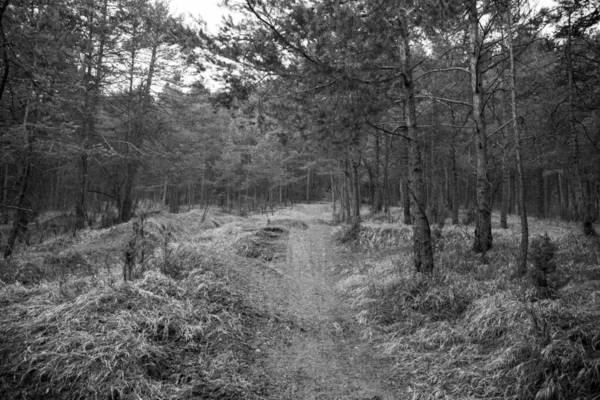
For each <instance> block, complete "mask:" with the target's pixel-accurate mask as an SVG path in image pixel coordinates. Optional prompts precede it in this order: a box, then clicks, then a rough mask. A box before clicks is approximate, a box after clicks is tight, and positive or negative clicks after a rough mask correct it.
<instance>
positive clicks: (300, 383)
mask: <svg viewBox="0 0 600 400" xmlns="http://www.w3.org/2000/svg"><path fill="white" fill-rule="evenodd" d="M293 210H294V218H295V219H303V220H304V222H306V223H307V224H308V226H309V228H308V229H307V230H302V229H291V233H290V235H289V240H288V243H287V256H286V257H285V259H284V260H282V261H280V262H278V263H276V264H274V265H273V267H274V268H275V269H276V270H277V271H278V272H279V273H281V277H282V278H281V280H279V282H278V283H275V282H273V281H271V282H265V283H267V287H265V288H264V289H265V290H270V288H269V287H268V286H269V285H274V284H275V285H279V287H272V288H271V289H272V290H271V294H272V297H271V299H272V302H271V304H269V305H268V306H269V307H270V308H273V311H275V312H276V313H278V314H279V315H283V316H284V318H285V319H286V320H288V321H292V322H288V324H289V325H288V328H287V329H283V331H282V332H280V333H279V335H277V337H278V338H279V339H277V340H276V343H270V345H269V346H266V348H265V351H266V353H267V354H266V355H267V369H268V370H269V372H270V375H271V376H272V377H273V379H274V381H275V383H276V389H275V392H276V396H275V397H274V398H280V399H290V400H293V399H323V400H325V399H327V400H342V399H344V400H346V399H347V400H366V399H372V400H375V399H380V400H383V399H395V398H397V396H394V395H392V391H391V386H392V385H391V383H390V382H389V379H387V378H386V375H387V374H388V372H389V366H386V365H385V362H383V361H380V360H376V359H374V358H373V357H372V356H371V354H373V352H372V351H371V345H370V344H368V343H367V342H366V341H363V340H360V337H359V335H360V327H359V325H358V323H357V322H356V321H354V320H353V319H352V317H351V314H350V310H349V307H348V306H347V304H345V302H344V301H343V299H341V298H340V297H339V295H338V294H337V293H336V290H335V286H336V281H337V278H336V270H338V269H339V267H345V266H346V265H347V264H348V263H351V262H356V261H355V260H354V259H353V257H352V254H351V253H350V252H347V251H344V249H343V248H340V247H339V246H337V245H336V244H335V243H332V237H331V231H332V227H331V226H329V225H326V224H324V223H322V220H321V222H319V221H320V219H326V218H328V217H329V216H330V215H331V209H330V205H326V204H314V205H300V206H295V207H294V209H293ZM299 211H300V212H299Z"/></svg>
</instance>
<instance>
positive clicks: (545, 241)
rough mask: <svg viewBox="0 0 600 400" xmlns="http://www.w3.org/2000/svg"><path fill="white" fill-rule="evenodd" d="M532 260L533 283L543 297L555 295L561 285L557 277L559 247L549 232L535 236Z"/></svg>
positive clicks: (531, 253)
mask: <svg viewBox="0 0 600 400" xmlns="http://www.w3.org/2000/svg"><path fill="white" fill-rule="evenodd" d="M530 248H531V250H530V260H531V265H532V268H530V269H529V275H530V278H531V281H532V283H533V285H534V286H535V287H536V288H537V289H538V295H539V296H540V297H541V298H548V297H550V296H553V295H554V294H555V293H556V291H557V290H558V289H560V287H558V286H559V285H558V280H557V279H556V271H557V265H556V260H555V256H556V252H557V250H558V247H557V246H556V245H555V244H554V243H553V242H552V240H551V239H550V237H549V236H548V234H544V235H543V236H537V237H535V238H533V240H532V241H531V246H530Z"/></svg>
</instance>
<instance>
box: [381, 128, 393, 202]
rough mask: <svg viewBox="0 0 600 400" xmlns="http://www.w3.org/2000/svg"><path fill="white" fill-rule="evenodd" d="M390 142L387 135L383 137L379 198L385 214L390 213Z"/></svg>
mask: <svg viewBox="0 0 600 400" xmlns="http://www.w3.org/2000/svg"><path fill="white" fill-rule="evenodd" d="M390 140H391V137H390V136H389V135H388V136H386V137H385V151H384V156H383V185H382V193H381V197H382V200H383V203H384V210H385V213H386V214H387V213H389V212H390V193H389V192H390V190H389V184H390V183H389V168H390Z"/></svg>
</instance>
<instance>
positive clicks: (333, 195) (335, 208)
mask: <svg viewBox="0 0 600 400" xmlns="http://www.w3.org/2000/svg"><path fill="white" fill-rule="evenodd" d="M330 177H331V199H332V201H333V213H334V214H335V213H337V204H336V203H337V198H336V197H335V179H334V175H333V172H331V173H330Z"/></svg>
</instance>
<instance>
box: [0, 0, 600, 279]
mask: <svg viewBox="0 0 600 400" xmlns="http://www.w3.org/2000/svg"><path fill="white" fill-rule="evenodd" d="M225 3H226V4H228V5H229V7H230V8H232V9H234V10H235V11H236V12H238V13H240V14H241V15H243V16H244V17H243V18H242V19H241V20H240V21H239V22H237V23H236V22H234V21H233V20H229V21H228V22H226V23H225V24H224V26H223V27H222V28H221V30H220V32H219V33H218V34H215V35H211V34H208V33H207V32H206V31H204V30H203V27H202V25H201V24H199V25H198V26H194V27H190V26H189V25H187V24H185V23H184V22H183V20H182V19H181V18H179V17H175V16H173V15H172V14H171V13H170V11H169V8H168V5H167V4H166V3H163V2H161V1H153V0H103V1H99V2H94V1H91V0H89V1H88V0H79V1H73V0H59V1H53V2H48V1H46V0H2V2H1V3H0V24H1V25H0V47H1V51H0V71H1V72H0V73H1V76H0V115H1V118H2V142H1V144H2V161H3V164H2V173H1V174H0V175H1V176H2V194H1V196H2V200H1V201H0V204H2V208H3V215H4V220H5V222H6V223H9V222H10V224H12V229H11V233H10V234H9V236H8V237H7V238H6V239H5V240H6V242H5V243H6V245H5V256H6V257H10V256H11V254H12V251H13V248H14V246H15V242H16V239H17V236H18V235H19V234H23V235H25V232H26V231H27V226H28V224H29V223H30V221H31V219H32V218H33V217H34V216H35V214H37V213H40V212H42V211H63V212H68V213H71V215H73V218H74V221H75V222H74V224H75V226H76V227H77V228H79V229H80V228H83V227H84V226H85V225H86V224H88V223H89V224H94V223H98V221H97V219H98V218H101V219H104V221H105V222H125V221H128V220H129V219H130V218H131V217H132V216H133V215H134V213H135V212H136V210H140V208H142V207H147V206H149V205H157V204H162V205H164V206H168V207H169V209H170V211H171V212H177V211H179V209H180V207H181V206H186V205H187V206H193V205H198V204H203V205H206V204H217V205H220V206H222V207H224V208H227V209H229V210H236V211H237V212H247V211H253V210H257V209H259V208H264V207H266V206H269V205H274V204H286V203H289V202H294V201H313V200H320V199H323V198H329V199H331V200H333V201H334V207H335V214H336V216H337V218H338V219H339V220H343V221H347V222H356V221H358V220H359V219H360V210H361V205H363V204H369V205H370V206H371V208H372V211H373V212H387V211H389V209H390V207H392V206H398V205H400V206H402V207H403V210H404V222H405V223H411V224H412V225H413V227H414V263H415V268H416V269H417V270H419V271H423V272H430V271H431V270H432V269H433V268H434V265H433V249H432V242H431V232H430V226H431V224H433V223H436V222H440V221H442V220H444V219H445V218H450V219H451V221H452V223H453V224H459V223H461V222H462V221H461V214H460V210H463V214H465V215H471V216H473V218H474V223H475V235H474V241H473V249H474V250H475V251H477V252H482V253H485V252H486V251H487V250H489V249H490V248H491V247H492V246H493V237H492V229H491V227H492V222H491V221H492V219H491V218H492V211H493V210H497V211H499V213H500V223H501V225H502V226H503V227H506V226H507V215H509V214H519V215H520V218H521V227H522V246H521V257H520V260H521V263H520V270H521V271H524V268H525V267H524V266H525V262H526V258H527V247H528V243H527V240H528V230H527V217H528V215H533V216H536V217H539V218H551V217H561V218H564V219H569V220H579V221H588V223H589V222H590V221H594V220H595V219H596V218H597V216H598V209H599V194H600V190H599V189H600V186H599V180H598V178H599V174H600V159H599V156H600V142H599V141H600V113H599V104H598V102H599V99H600V96H599V93H598V88H599V87H600V82H598V79H599V77H598V73H597V71H598V69H599V64H600V35H599V33H598V29H597V26H598V20H599V19H600V11H599V10H598V5H597V4H596V3H595V2H592V1H587V0H577V1H575V0H561V1H559V2H558V5H557V6H556V7H555V8H554V9H552V10H548V9H541V10H534V9H531V7H530V5H529V3H528V2H525V1H516V0H486V1H476V0H470V1H466V2H459V1H453V0H450V1H443V2H437V1H420V2H413V1H395V0H377V1H366V0H349V1H340V0H323V1H318V2H295V1H292V0H245V1H241V2H228V1H226V2H225ZM208 62H212V63H214V64H217V65H219V66H220V67H221V68H220V71H221V72H220V74H221V76H220V78H221V81H222V84H223V89H222V90H220V91H219V92H217V93H210V92H209V91H208V90H206V89H205V88H204V86H203V85H202V83H201V81H198V76H199V75H198V72H200V71H201V70H202V69H203V68H204V67H205V65H206V64H207V63H208ZM190 76H192V77H196V79H194V78H190ZM469 210H470V211H469ZM467 211H469V212H467ZM5 243H3V245H4V244H5Z"/></svg>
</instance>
